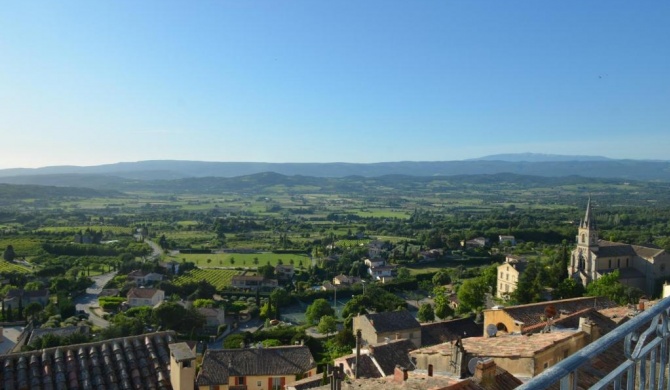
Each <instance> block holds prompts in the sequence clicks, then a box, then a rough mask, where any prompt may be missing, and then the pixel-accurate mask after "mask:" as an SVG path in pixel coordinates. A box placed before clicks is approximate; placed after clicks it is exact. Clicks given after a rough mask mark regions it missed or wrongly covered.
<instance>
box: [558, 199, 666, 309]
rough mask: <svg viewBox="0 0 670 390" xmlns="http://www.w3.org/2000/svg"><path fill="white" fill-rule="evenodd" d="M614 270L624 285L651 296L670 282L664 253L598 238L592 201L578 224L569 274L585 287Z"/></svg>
mask: <svg viewBox="0 0 670 390" xmlns="http://www.w3.org/2000/svg"><path fill="white" fill-rule="evenodd" d="M615 270H618V271H619V275H620V278H619V280H620V281H621V283H623V284H625V285H628V286H631V287H637V288H639V289H641V290H642V291H644V292H645V293H646V294H647V295H648V296H652V295H654V294H655V293H656V291H655V290H656V289H657V286H660V285H661V284H660V283H661V281H663V280H667V279H668V278H670V254H668V253H667V252H666V251H665V250H664V249H660V248H654V247H649V246H641V245H630V244H624V243H620V242H613V241H606V240H601V239H599V238H598V227H597V224H596V219H595V218H594V216H593V208H592V207H591V199H590V198H589V201H588V203H587V205H586V215H585V216H584V219H583V220H582V221H581V222H580V224H579V230H578V234H577V247H576V248H575V249H574V250H573V251H572V255H571V257H570V264H569V266H568V274H569V275H570V276H571V277H573V278H575V279H577V280H578V281H580V282H581V283H582V284H583V285H584V286H586V285H588V284H589V283H591V282H593V281H594V280H597V279H598V278H600V277H601V276H603V275H606V274H608V273H610V272H613V271H615Z"/></svg>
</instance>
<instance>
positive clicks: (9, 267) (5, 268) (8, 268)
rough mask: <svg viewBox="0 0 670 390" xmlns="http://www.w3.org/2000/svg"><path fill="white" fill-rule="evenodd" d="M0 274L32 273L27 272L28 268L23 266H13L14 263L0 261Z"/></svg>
mask: <svg viewBox="0 0 670 390" xmlns="http://www.w3.org/2000/svg"><path fill="white" fill-rule="evenodd" d="M0 272H3V273H4V272H20V273H28V272H32V271H31V270H29V269H28V268H26V267H24V266H21V265H18V264H14V263H10V262H7V261H5V260H0Z"/></svg>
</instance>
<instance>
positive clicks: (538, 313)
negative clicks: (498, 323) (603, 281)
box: [484, 297, 619, 330]
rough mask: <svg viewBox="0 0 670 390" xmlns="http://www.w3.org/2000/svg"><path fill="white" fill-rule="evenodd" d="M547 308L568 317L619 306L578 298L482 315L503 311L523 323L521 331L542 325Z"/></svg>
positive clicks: (504, 309) (515, 307) (600, 300)
mask: <svg viewBox="0 0 670 390" xmlns="http://www.w3.org/2000/svg"><path fill="white" fill-rule="evenodd" d="M548 306H553V307H554V308H555V309H556V312H557V313H560V314H561V315H568V314H570V313H574V312H577V311H580V310H584V309H588V308H594V309H596V310H601V309H608V308H612V307H618V306H619V305H618V304H616V303H615V302H612V301H610V300H609V299H607V298H603V297H580V298H571V299H562V300H557V301H546V302H538V303H531V304H527V305H519V306H510V307H505V308H502V309H489V310H485V311H484V313H486V312H489V311H491V310H503V311H505V312H506V313H507V314H508V315H509V316H510V317H511V318H512V319H514V320H515V321H518V322H521V323H523V327H522V330H525V329H526V328H528V327H532V326H534V325H537V324H539V323H544V321H543V320H542V318H543V317H544V315H545V313H544V311H545V308H547V307H548Z"/></svg>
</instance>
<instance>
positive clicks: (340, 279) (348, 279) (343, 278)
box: [333, 274, 363, 287]
mask: <svg viewBox="0 0 670 390" xmlns="http://www.w3.org/2000/svg"><path fill="white" fill-rule="evenodd" d="M362 280H363V279H361V278H359V277H358V276H348V275H343V274H340V275H337V276H335V277H334V278H333V284H334V285H335V286H342V287H349V286H353V285H354V284H356V283H361V281H362Z"/></svg>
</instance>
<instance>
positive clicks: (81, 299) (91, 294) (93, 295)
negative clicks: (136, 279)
mask: <svg viewBox="0 0 670 390" xmlns="http://www.w3.org/2000/svg"><path fill="white" fill-rule="evenodd" d="M114 276H116V271H114V272H109V273H106V274H102V275H97V276H92V277H91V280H93V285H91V287H89V288H87V289H86V294H84V295H80V296H78V297H77V298H75V299H74V303H75V305H76V308H77V310H83V311H85V312H86V313H88V319H89V321H91V322H92V323H93V325H95V326H99V327H101V328H106V327H108V326H109V321H107V320H105V319H103V318H100V317H98V316H97V315H96V314H95V313H93V311H92V310H91V306H98V295H100V293H101V292H102V288H103V287H105V285H106V284H107V282H109V281H110V280H112V278H113V277H114Z"/></svg>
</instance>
